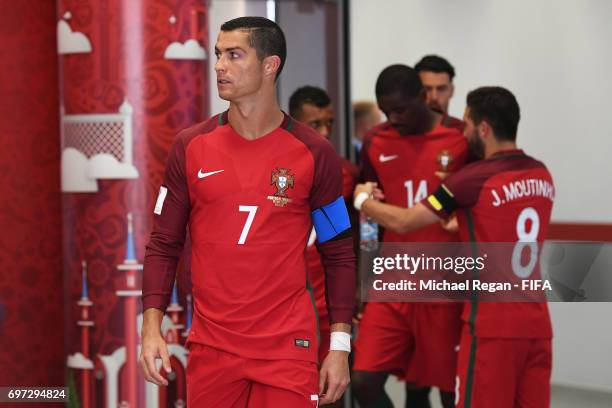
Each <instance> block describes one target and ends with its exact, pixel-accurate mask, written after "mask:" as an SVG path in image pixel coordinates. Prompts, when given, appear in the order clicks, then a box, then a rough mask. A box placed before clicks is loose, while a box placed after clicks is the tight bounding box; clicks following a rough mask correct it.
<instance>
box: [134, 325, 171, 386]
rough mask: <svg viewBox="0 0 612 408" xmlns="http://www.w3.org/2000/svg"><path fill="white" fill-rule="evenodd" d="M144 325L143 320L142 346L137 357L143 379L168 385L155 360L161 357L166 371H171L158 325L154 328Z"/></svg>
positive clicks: (168, 357) (166, 347)
mask: <svg viewBox="0 0 612 408" xmlns="http://www.w3.org/2000/svg"><path fill="white" fill-rule="evenodd" d="M146 326H147V324H146V322H145V323H144V324H143V329H142V347H141V350H140V358H139V363H140V369H141V370H142V373H143V375H144V378H145V380H147V381H149V382H152V383H153V384H156V385H168V381H167V380H166V379H165V378H164V377H162V375H161V374H160V373H159V371H158V369H157V364H156V360H157V359H160V358H161V360H162V365H163V367H164V369H165V370H166V372H167V373H170V372H172V366H171V365H170V355H169V354H168V346H167V345H166V342H165V341H164V339H163V337H162V336H161V333H160V332H159V326H158V327H157V328H155V329H152V328H151V327H146ZM147 329H149V330H147Z"/></svg>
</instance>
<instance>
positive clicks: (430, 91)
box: [414, 55, 465, 132]
mask: <svg viewBox="0 0 612 408" xmlns="http://www.w3.org/2000/svg"><path fill="white" fill-rule="evenodd" d="M414 69H416V70H417V72H418V73H419V77H420V78H421V82H423V86H424V87H425V91H426V92H427V104H428V105H429V107H430V108H431V109H433V110H435V111H437V112H440V113H441V114H442V115H443V118H442V124H443V125H444V126H446V127H450V128H455V129H459V131H461V132H463V128H464V127H465V123H463V121H462V120H461V119H458V118H455V117H452V116H450V115H449V114H448V105H449V103H450V100H451V98H452V97H453V94H454V93H455V84H453V79H454V78H455V68H454V67H453V66H452V65H451V64H450V62H448V60H446V59H445V58H443V57H440V56H438V55H426V56H424V57H423V58H421V60H420V61H419V62H417V64H416V65H415V66H414Z"/></svg>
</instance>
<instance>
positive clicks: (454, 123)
mask: <svg viewBox="0 0 612 408" xmlns="http://www.w3.org/2000/svg"><path fill="white" fill-rule="evenodd" d="M441 124H442V126H444V127H447V128H450V129H457V130H458V131H459V132H461V133H463V130H464V129H465V122H464V121H462V120H461V119H458V118H456V117H454V116H450V115H449V114H448V113H445V114H444V115H443V116H442V122H441Z"/></svg>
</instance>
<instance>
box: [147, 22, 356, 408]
mask: <svg viewBox="0 0 612 408" xmlns="http://www.w3.org/2000/svg"><path fill="white" fill-rule="evenodd" d="M215 54H216V56H217V62H216V64H215V71H216V74H217V89H218V91H219V96H220V97H221V98H223V99H225V100H227V101H229V103H230V106H229V109H228V111H226V112H224V113H222V114H219V115H216V116H214V117H212V118H211V119H209V120H207V121H205V122H203V123H200V124H198V125H195V126H193V127H191V128H189V129H187V130H184V131H182V132H181V133H179V135H178V136H177V138H176V140H175V142H174V145H173V146H172V149H171V151H170V154H169V157H168V163H167V166H166V171H165V175H164V181H163V185H162V187H161V188H160V194H159V196H158V199H157V203H156V206H155V209H154V227H153V232H152V233H151V238H150V241H149V243H148V245H147V251H146V255H145V263H144V264H145V265H144V278H143V303H144V306H143V307H144V309H145V312H144V321H143V329H142V353H141V357H140V363H141V367H142V370H143V372H144V376H145V378H146V379H147V380H148V381H151V382H153V383H155V384H158V385H162V384H163V385H165V384H167V381H166V380H165V379H164V377H163V376H162V375H161V373H159V372H158V371H157V370H156V369H155V360H156V359H158V358H161V360H162V363H163V368H164V370H165V371H167V372H169V371H170V362H169V358H168V349H167V346H166V344H165V343H164V341H163V339H162V337H161V335H160V324H161V319H162V316H163V310H164V309H165V308H166V306H167V304H168V301H169V296H170V293H171V289H172V282H173V281H174V275H175V268H176V264H177V258H178V256H179V253H180V250H181V247H182V245H183V241H184V239H185V227H186V226H187V225H189V231H190V236H191V243H192V257H191V275H192V281H193V299H194V315H193V326H192V329H191V332H190V334H189V338H188V339H187V347H188V348H189V361H188V365H187V367H188V368H187V404H188V405H189V406H194V407H232V408H244V407H249V408H251V407H261V408H263V407H274V406H283V407H315V406H317V405H318V404H319V403H321V404H323V403H328V402H333V401H335V400H337V399H338V398H340V397H341V395H342V393H343V392H344V389H345V388H346V385H347V384H348V381H349V372H348V354H349V351H350V334H349V333H350V323H351V318H352V313H353V305H354V290H355V289H354V288H355V279H354V268H355V259H354V253H353V245H352V240H351V237H350V223H349V220H348V215H347V210H346V206H345V204H344V199H343V198H342V169H341V163H340V160H339V159H338V156H337V154H336V153H335V151H334V149H333V147H332V146H331V144H330V143H329V142H327V141H326V140H324V139H323V138H321V137H320V136H319V135H318V134H316V133H315V132H314V131H313V130H312V129H310V128H309V127H307V126H304V125H302V124H300V123H299V122H296V121H294V120H293V119H291V118H290V117H289V116H288V115H286V114H284V113H283V112H282V111H281V110H280V108H279V105H278V102H277V99H276V93H275V82H276V78H277V77H278V75H279V74H280V72H281V70H282V67H283V64H284V62H285V56H286V45H285V37H284V34H283V32H282V30H281V29H280V27H279V26H278V25H276V23H274V22H272V21H270V20H268V19H265V18H261V17H241V18H237V19H234V20H230V21H228V22H226V23H224V24H223V25H222V26H221V32H220V34H219V36H218V38H217V43H216V46H215ZM313 225H314V227H315V229H316V231H317V235H318V237H319V241H318V242H319V243H318V248H319V252H320V253H321V256H322V261H323V265H324V266H325V273H326V280H327V294H328V300H329V301H328V308H329V316H330V319H331V321H332V324H331V332H332V334H331V346H330V349H331V350H330V352H329V353H328V355H327V357H326V359H325V361H323V362H322V364H321V367H320V370H319V369H318V367H317V346H318V342H319V341H318V339H317V319H316V310H315V305H314V302H313V297H312V293H311V291H310V288H309V283H308V279H307V275H306V267H305V259H304V251H305V248H306V242H307V239H308V236H309V234H310V230H311V228H312V226H313ZM318 370H319V372H318ZM319 397H320V398H319Z"/></svg>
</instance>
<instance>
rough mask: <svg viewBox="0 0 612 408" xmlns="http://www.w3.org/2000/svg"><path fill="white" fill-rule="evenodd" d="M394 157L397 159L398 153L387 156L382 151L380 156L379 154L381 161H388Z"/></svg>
mask: <svg viewBox="0 0 612 408" xmlns="http://www.w3.org/2000/svg"><path fill="white" fill-rule="evenodd" d="M394 159H397V154H394V155H392V156H385V155H384V154H382V153H381V154H380V156H378V160H380V162H381V163H384V162H388V161H391V160H394Z"/></svg>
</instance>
